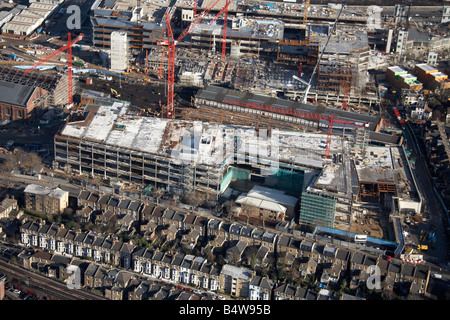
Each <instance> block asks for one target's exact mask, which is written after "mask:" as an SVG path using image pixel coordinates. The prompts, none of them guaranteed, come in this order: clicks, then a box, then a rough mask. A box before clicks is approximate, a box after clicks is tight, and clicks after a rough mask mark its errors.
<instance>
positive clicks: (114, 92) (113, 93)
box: [110, 88, 120, 99]
mask: <svg viewBox="0 0 450 320" xmlns="http://www.w3.org/2000/svg"><path fill="white" fill-rule="evenodd" d="M110 90H111V94H112V96H113V97H114V98H116V99H117V98H120V94H119V93H118V92H117V91H116V90H114V89H113V88H110Z"/></svg>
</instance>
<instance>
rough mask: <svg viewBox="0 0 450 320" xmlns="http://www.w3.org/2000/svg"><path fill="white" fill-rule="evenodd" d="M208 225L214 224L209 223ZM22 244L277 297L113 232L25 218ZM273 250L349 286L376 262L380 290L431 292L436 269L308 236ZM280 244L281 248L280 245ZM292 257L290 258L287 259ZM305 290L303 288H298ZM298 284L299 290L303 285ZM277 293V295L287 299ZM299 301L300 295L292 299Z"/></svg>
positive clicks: (248, 278)
mask: <svg viewBox="0 0 450 320" xmlns="http://www.w3.org/2000/svg"><path fill="white" fill-rule="evenodd" d="M207 225H209V224H207ZM20 233H21V243H22V244H24V245H27V246H30V247H35V248H39V249H43V250H47V251H50V252H54V253H56V254H61V255H65V256H72V257H73V256H75V257H80V258H88V259H90V260H93V262H94V263H99V264H108V265H110V266H113V267H119V268H124V269H128V270H130V271H134V272H137V273H140V274H144V275H149V276H151V277H155V278H159V279H162V280H166V281H170V282H174V283H177V284H178V283H179V284H190V285H193V286H197V287H199V288H202V289H205V290H210V291H219V292H224V293H227V294H230V295H232V296H235V297H243V298H248V299H255V300H267V299H272V298H273V297H271V295H272V294H273V292H272V291H271V290H270V289H267V288H265V289H264V290H263V289H262V288H261V287H259V286H255V285H252V281H253V280H254V279H255V276H256V273H255V271H254V270H251V269H249V268H245V267H240V266H236V265H232V264H231V263H230V264H225V265H223V266H220V265H218V264H216V263H210V262H208V260H206V259H204V258H203V257H199V256H194V255H190V254H183V253H170V252H162V251H158V250H151V249H149V248H143V247H139V246H135V245H133V244H130V243H124V242H121V241H119V240H117V239H115V238H114V236H108V235H102V234H95V233H93V232H75V231H73V230H68V229H65V228H63V227H62V226H61V225H59V224H55V223H53V224H43V223H39V222H35V221H26V222H24V223H23V225H22V226H21V228H20ZM273 241H274V242H273V243H272V245H273V250H275V252H276V254H277V256H278V260H279V262H280V261H284V263H285V264H286V263H287V264H289V262H288V261H292V260H291V259H292V258H296V259H298V261H299V262H300V264H299V271H300V272H301V274H302V275H305V274H314V273H315V271H316V269H317V268H318V267H319V266H321V268H322V269H323V271H324V272H323V274H322V278H321V279H320V281H321V282H322V283H325V282H330V281H332V282H333V281H334V282H336V281H338V280H339V277H341V276H342V275H343V274H345V273H347V272H350V275H351V279H352V282H351V283H350V286H352V285H355V286H358V283H364V281H366V280H367V279H368V277H369V276H370V272H371V269H370V268H371V266H373V265H377V266H378V267H379V268H380V272H381V274H380V275H381V278H380V279H381V290H388V291H390V290H392V289H393V287H394V286H395V285H396V284H398V283H403V284H405V283H406V284H408V290H409V292H410V293H414V294H418V295H423V294H425V293H426V288H427V284H428V281H429V279H430V274H431V270H430V268H429V267H426V266H421V265H411V264H407V263H404V262H402V261H400V260H398V261H397V259H394V258H392V259H390V261H387V260H385V259H383V258H382V257H380V256H378V257H377V256H372V255H369V254H363V253H361V252H353V251H348V250H346V249H343V248H337V247H334V246H332V245H328V244H326V245H319V244H316V243H314V242H312V241H310V240H308V239H303V240H301V239H295V238H294V237H291V236H288V235H281V236H278V235H275V239H273ZM275 247H276V248H275ZM289 256H290V257H291V258H288V257H289ZM299 288H300V287H299ZM299 288H298V289H299ZM284 298H288V297H284V296H283V295H281V296H280V295H277V297H275V299H284ZM289 298H290V299H295V297H289Z"/></svg>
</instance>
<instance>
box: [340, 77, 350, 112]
mask: <svg viewBox="0 0 450 320" xmlns="http://www.w3.org/2000/svg"><path fill="white" fill-rule="evenodd" d="M349 91H350V83H349V82H348V81H345V88H344V100H343V101H342V110H347V99H348V93H349Z"/></svg>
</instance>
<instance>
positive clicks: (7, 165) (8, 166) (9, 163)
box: [0, 157, 17, 187]
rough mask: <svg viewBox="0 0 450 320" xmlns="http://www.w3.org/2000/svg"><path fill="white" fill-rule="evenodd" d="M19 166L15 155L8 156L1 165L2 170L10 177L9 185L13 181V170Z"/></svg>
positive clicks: (0, 169) (0, 170)
mask: <svg viewBox="0 0 450 320" xmlns="http://www.w3.org/2000/svg"><path fill="white" fill-rule="evenodd" d="M16 168H17V162H16V160H15V159H14V157H9V158H7V159H6V160H5V161H4V162H3V163H2V164H1V166H0V172H1V173H4V174H5V175H6V176H7V177H8V187H9V185H10V183H11V176H12V174H11V171H12V170H14V169H16Z"/></svg>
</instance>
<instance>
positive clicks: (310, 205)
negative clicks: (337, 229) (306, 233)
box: [299, 191, 337, 228]
mask: <svg viewBox="0 0 450 320" xmlns="http://www.w3.org/2000/svg"><path fill="white" fill-rule="evenodd" d="M336 203H337V200H336V199H335V198H333V197H330V196H327V195H323V194H319V193H311V192H308V191H305V192H303V193H302V196H301V204H300V216H299V222H300V223H310V224H314V225H318V226H322V227H328V228H332V227H333V225H334V216H335V213H336Z"/></svg>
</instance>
